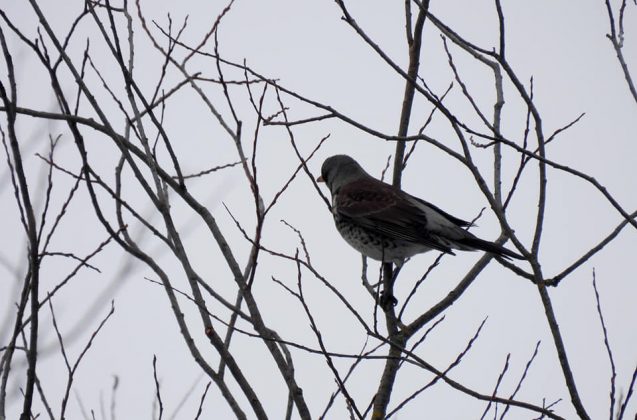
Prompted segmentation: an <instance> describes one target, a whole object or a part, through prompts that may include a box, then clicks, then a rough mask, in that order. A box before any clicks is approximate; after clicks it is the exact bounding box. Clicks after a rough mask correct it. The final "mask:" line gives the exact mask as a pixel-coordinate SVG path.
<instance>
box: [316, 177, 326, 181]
mask: <svg viewBox="0 0 637 420" xmlns="http://www.w3.org/2000/svg"><path fill="white" fill-rule="evenodd" d="M316 182H325V180H324V179H323V175H319V176H318V178H316Z"/></svg>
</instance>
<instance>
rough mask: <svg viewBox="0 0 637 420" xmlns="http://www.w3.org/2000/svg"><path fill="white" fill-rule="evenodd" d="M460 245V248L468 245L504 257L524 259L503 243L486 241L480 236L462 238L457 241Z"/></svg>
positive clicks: (473, 248)
mask: <svg viewBox="0 0 637 420" xmlns="http://www.w3.org/2000/svg"><path fill="white" fill-rule="evenodd" d="M457 243H458V245H460V247H459V248H460V249H462V247H467V248H469V249H471V250H478V249H479V250H482V251H486V252H490V253H492V254H495V255H498V256H500V257H504V258H515V259H518V260H523V259H524V257H523V256H522V255H520V254H518V253H517V252H513V251H510V250H508V249H506V248H505V247H503V246H502V245H498V244H496V243H493V242H489V241H485V240H482V239H480V238H475V237H474V238H462V239H460V240H458V241H457Z"/></svg>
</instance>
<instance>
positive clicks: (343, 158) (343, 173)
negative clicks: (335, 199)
mask: <svg viewBox="0 0 637 420" xmlns="http://www.w3.org/2000/svg"><path fill="white" fill-rule="evenodd" d="M368 176H369V175H368V174H367V172H365V170H364V169H363V168H362V167H361V166H360V165H359V164H358V162H356V161H355V160H354V159H352V158H351V157H349V156H347V155H335V156H332V157H329V158H327V159H325V162H323V166H321V176H319V177H318V178H317V179H316V181H317V182H325V184H326V185H327V188H329V189H330V192H331V193H332V194H336V193H337V192H338V190H339V189H340V188H341V187H342V186H343V185H345V184H347V183H349V182H352V181H357V180H359V179H362V178H366V177H368Z"/></svg>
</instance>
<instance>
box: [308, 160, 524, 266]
mask: <svg viewBox="0 0 637 420" xmlns="http://www.w3.org/2000/svg"><path fill="white" fill-rule="evenodd" d="M316 181H317V182H324V183H325V184H326V185H327V188H328V189H329V190H330V193H331V196H332V214H333V216H334V222H335V225H336V229H337V230H338V232H339V233H340V234H341V236H342V237H343V239H345V241H346V242H347V243H348V244H349V245H351V246H352V247H353V248H354V249H356V250H357V251H358V252H360V253H361V254H363V255H365V256H367V257H369V258H372V259H374V260H378V261H383V262H392V263H394V264H396V266H397V267H401V266H402V264H403V263H404V261H405V260H406V259H407V258H410V257H412V256H414V255H416V254H420V253H423V252H427V251H430V250H438V251H442V252H443V253H446V254H451V255H455V254H454V252H453V250H454V249H456V250H462V251H478V250H481V251H486V252H488V253H491V254H493V255H495V256H497V257H503V258H505V259H510V258H515V259H524V257H523V256H522V255H520V254H518V253H516V252H513V251H511V250H508V249H506V248H504V247H503V246H501V245H498V244H496V243H494V242H489V241H486V240H483V239H480V238H478V237H477V236H475V235H474V234H472V233H471V232H469V231H467V230H466V229H467V228H468V227H470V226H471V223H470V222H467V221H464V220H462V219H459V218H457V217H454V216H452V215H450V214H449V213H446V212H445V211H443V210H441V209H440V208H438V207H436V206H435V205H433V204H431V203H428V202H427V201H425V200H422V199H420V198H418V197H414V196H413V195H410V194H408V193H407V192H405V191H403V190H401V189H400V188H398V187H395V186H393V185H390V184H387V183H385V182H382V181H380V180H378V179H376V178H374V177H373V176H371V175H369V174H368V173H367V172H366V171H365V170H364V169H363V168H362V167H361V166H360V165H359V164H358V162H356V161H355V160H354V159H353V158H351V157H350V156H347V155H335V156H331V157H329V158H327V159H326V160H325V161H324V162H323V165H322V166H321V175H320V176H319V177H318V178H317V179H316Z"/></svg>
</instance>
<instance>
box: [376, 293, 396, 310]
mask: <svg viewBox="0 0 637 420" xmlns="http://www.w3.org/2000/svg"><path fill="white" fill-rule="evenodd" d="M378 304H379V305H380V307H381V308H383V309H384V310H387V309H389V308H393V307H394V306H396V305H397V304H398V299H396V298H395V297H394V295H393V294H392V293H391V292H390V291H386V290H383V291H382V293H381V294H380V299H379V301H378Z"/></svg>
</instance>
